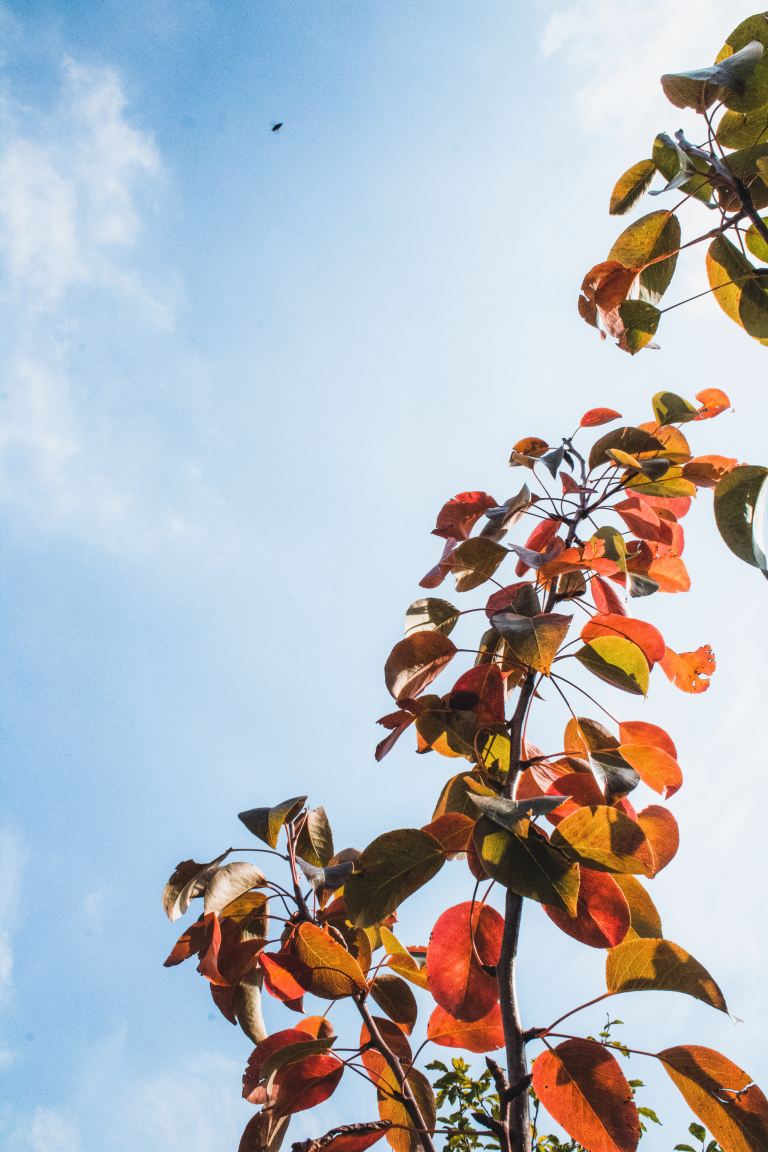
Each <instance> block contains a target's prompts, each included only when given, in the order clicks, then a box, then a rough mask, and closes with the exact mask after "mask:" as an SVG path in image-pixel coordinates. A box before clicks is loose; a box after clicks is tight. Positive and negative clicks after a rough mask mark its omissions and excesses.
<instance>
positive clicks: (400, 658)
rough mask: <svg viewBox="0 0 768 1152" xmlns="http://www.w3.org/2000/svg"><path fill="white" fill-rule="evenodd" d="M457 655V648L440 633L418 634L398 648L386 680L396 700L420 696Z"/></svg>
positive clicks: (400, 644)
mask: <svg viewBox="0 0 768 1152" xmlns="http://www.w3.org/2000/svg"><path fill="white" fill-rule="evenodd" d="M455 655H456V645H455V644H454V643H453V641H452V640H450V639H449V638H448V637H447V636H443V635H441V634H440V633H439V632H415V633H413V635H411V636H406V638H405V640H401V641H400V642H399V643H397V644H395V646H394V648H393V649H392V651H391V653H390V655H389V657H388V659H387V662H386V664H385V665H384V680H385V682H386V685H387V688H388V689H389V691H390V693H391V694H392V696H394V698H395V699H396V700H401V699H403V698H409V697H413V696H418V694H419V693H420V692H422V691H423V690H424V689H425V688H426V687H427V685H428V684H431V683H432V681H433V680H434V679H436V677H437V676H439V675H440V673H441V672H442V670H443V668H445V666H446V664H450V662H451V660H452V659H453V657H454V656H455Z"/></svg>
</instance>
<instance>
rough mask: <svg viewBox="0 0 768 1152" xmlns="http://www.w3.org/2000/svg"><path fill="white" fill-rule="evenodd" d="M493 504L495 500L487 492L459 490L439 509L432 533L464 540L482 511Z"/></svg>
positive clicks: (492, 506) (494, 504) (446, 537)
mask: <svg viewBox="0 0 768 1152" xmlns="http://www.w3.org/2000/svg"><path fill="white" fill-rule="evenodd" d="M495 506H496V501H495V500H494V498H493V496H489V495H488V493H487V492H460V493H459V495H458V496H454V497H453V499H452V500H449V501H448V503H447V504H444V505H443V507H442V508H441V509H440V512H439V513H438V516H437V525H436V527H435V528H434V529H433V532H432V535H433V536H442V537H443V538H444V539H446V540H450V539H451V538H453V539H455V540H466V539H467V538H468V537H469V534H470V532H471V531H472V528H473V527H474V525H475V523H476V522H477V521H478V520H479V519H480V517H481V516H482V515H483V513H484V512H485V511H487V509H488V508H494V507H495Z"/></svg>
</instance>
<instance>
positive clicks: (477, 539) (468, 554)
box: [451, 536, 509, 592]
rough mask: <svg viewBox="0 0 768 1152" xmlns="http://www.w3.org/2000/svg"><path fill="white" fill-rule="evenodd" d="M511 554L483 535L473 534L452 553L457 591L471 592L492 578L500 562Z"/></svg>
mask: <svg viewBox="0 0 768 1152" xmlns="http://www.w3.org/2000/svg"><path fill="white" fill-rule="evenodd" d="M508 555H509V553H508V551H507V549H506V548H503V547H502V546H501V544H497V543H496V542H495V541H494V540H488V539H486V538H485V537H483V536H473V537H472V538H471V539H470V540H465V541H464V542H463V543H462V544H459V546H458V548H457V549H456V550H455V551H454V552H453V553H452V554H451V570H452V572H453V573H454V575H455V577H456V591H457V592H471V591H472V589H473V588H478V587H479V586H480V585H481V584H484V583H485V582H486V580H490V578H491V576H493V574H494V572H495V571H496V569H497V568H498V566H499V564H501V562H502V561H503V560H504V559H505V558H506V557H507V556H508Z"/></svg>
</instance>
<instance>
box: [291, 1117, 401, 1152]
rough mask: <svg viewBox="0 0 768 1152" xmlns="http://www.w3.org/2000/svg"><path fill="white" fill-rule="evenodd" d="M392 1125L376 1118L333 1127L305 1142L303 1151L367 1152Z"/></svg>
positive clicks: (302, 1146)
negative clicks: (366, 1122)
mask: <svg viewBox="0 0 768 1152" xmlns="http://www.w3.org/2000/svg"><path fill="white" fill-rule="evenodd" d="M389 1127H390V1125H389V1123H388V1122H387V1121H384V1120H374V1121H371V1123H368V1124H344V1125H343V1126H342V1127H341V1128H333V1129H331V1131H330V1132H326V1134H325V1136H321V1137H320V1139H319V1140H311V1141H307V1142H306V1143H303V1144H302V1145H301V1148H302V1149H303V1152H365V1149H366V1148H370V1147H371V1145H372V1144H375V1143H376V1141H377V1140H381V1138H382V1136H384V1135H385V1134H386V1132H387V1129H388V1128H389Z"/></svg>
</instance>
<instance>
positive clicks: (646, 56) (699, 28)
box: [540, 0, 752, 140]
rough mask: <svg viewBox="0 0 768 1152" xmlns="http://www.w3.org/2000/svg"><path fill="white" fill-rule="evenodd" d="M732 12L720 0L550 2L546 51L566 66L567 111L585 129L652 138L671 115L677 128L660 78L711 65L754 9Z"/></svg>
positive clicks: (544, 40)
mask: <svg viewBox="0 0 768 1152" xmlns="http://www.w3.org/2000/svg"><path fill="white" fill-rule="evenodd" d="M733 7H734V6H731V11H729V12H728V13H725V14H724V11H723V4H722V3H721V2H720V0H571V2H570V3H567V2H566V3H563V2H562V0H561V2H558V3H551V2H550V3H547V4H546V5H545V11H546V12H548V15H547V17H546V22H545V24H544V28H543V31H542V34H541V39H540V46H541V51H542V52H543V54H544V55H545V56H547V57H553V56H556V55H557V56H559V57H560V58H561V59H562V60H563V61H564V62H565V64H566V65H567V67H568V73H569V75H568V77H567V79H566V86H567V88H568V90H569V93H570V99H569V105H568V106H569V107H570V108H571V109H572V114H573V115H575V117H576V118H577V119H578V121H579V124H580V126H581V127H582V128H583V129H584V130H586V131H588V132H603V131H604V130H607V129H609V130H610V131H611V133H612V134H615V132H616V130H617V129H620V130H621V137H620V138H622V139H628V140H631V139H632V137H633V135H638V136H639V137H641V138H643V139H644V138H645V137H649V138H650V139H652V138H653V135H654V134H655V131H656V130H657V129H654V128H651V129H649V125H656V124H657V122H658V125H659V127H658V130H661V128H663V127H664V126H665V125H666V124H667V123H671V121H670V114H671V115H672V118H673V120H674V124H673V127H677V126H678V125H677V121H678V120H679V119H680V116H681V113H680V112H679V110H677V109H672V108H670V106H669V104H667V103H666V101H665V99H664V96H663V94H662V92H661V87H660V85H659V84H658V82H657V79H658V77H659V76H661V74H662V73H663V72H679V71H682V70H684V69H686V68H694V67H701V66H702V65H704V64H707V63H710V62H711V60H712V59H714V56H715V54H716V53H717V51H718V50H719V48H720V46H721V44H722V43H723V40H724V39H725V37H726V35H727V34H728V32H730V30H731V28H732V27H733V26H734V25H736V24H737V23H738V22H739V21H740V20H741V19H743V18H744V17H745V16H748V15H750V14H751V12H752V9H751V8H750V7H746V8H744V10H743V11H741V12H738V11H733ZM738 7H739V8H741V7H742V6H741V5H738ZM566 114H567V113H566ZM659 116H662V117H663V118H662V119H661V120H659ZM614 138H615V135H614Z"/></svg>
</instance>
